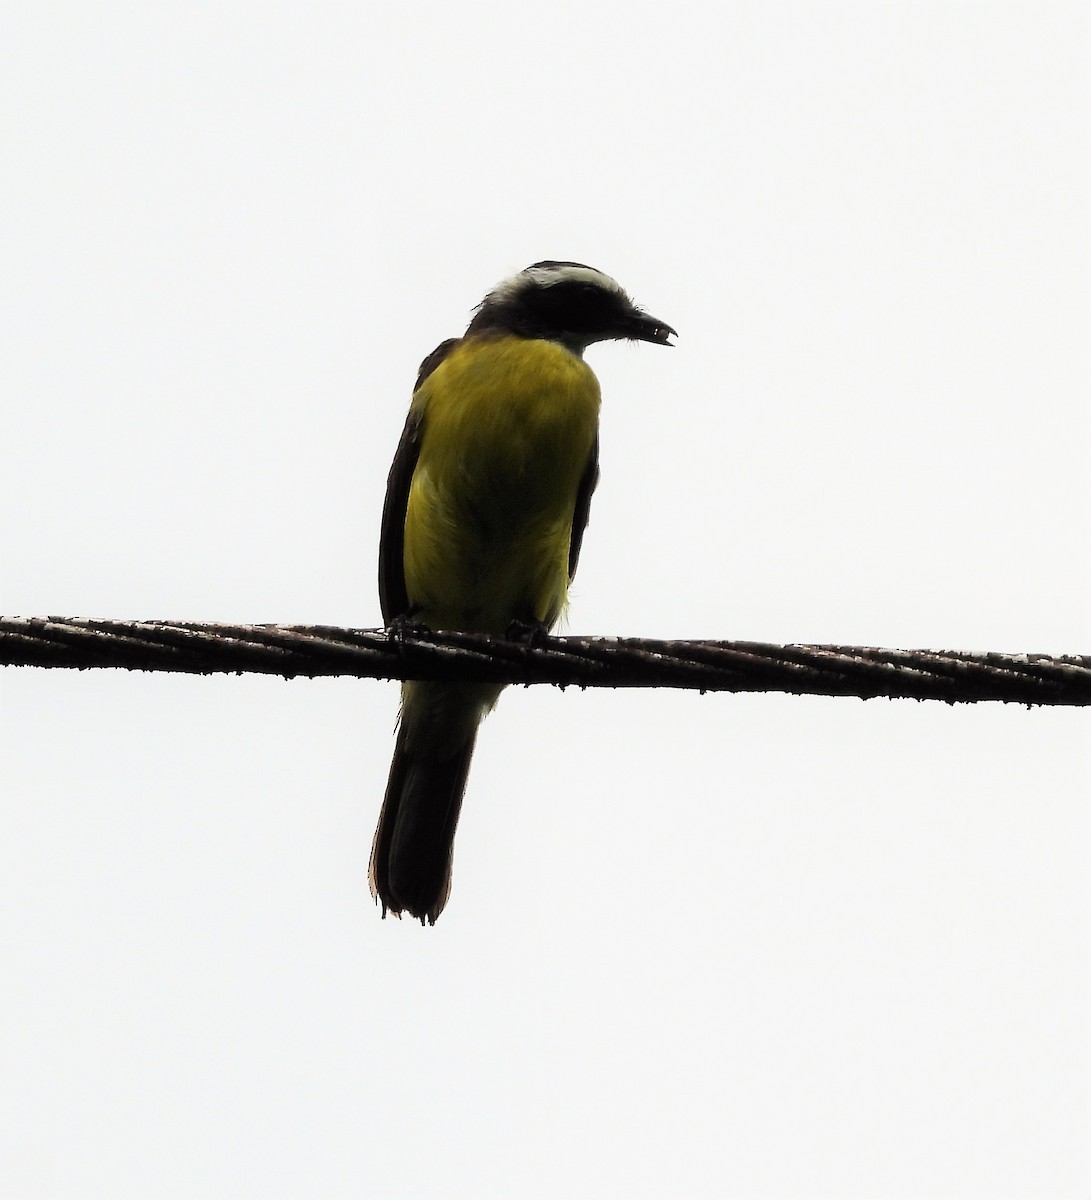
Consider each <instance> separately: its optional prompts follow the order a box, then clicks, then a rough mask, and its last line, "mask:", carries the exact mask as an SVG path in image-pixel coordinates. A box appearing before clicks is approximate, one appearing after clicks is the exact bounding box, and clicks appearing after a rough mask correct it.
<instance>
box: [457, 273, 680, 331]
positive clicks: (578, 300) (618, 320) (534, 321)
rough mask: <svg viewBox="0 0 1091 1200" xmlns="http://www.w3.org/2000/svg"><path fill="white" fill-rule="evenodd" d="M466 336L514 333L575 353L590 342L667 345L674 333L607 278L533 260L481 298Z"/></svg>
mask: <svg viewBox="0 0 1091 1200" xmlns="http://www.w3.org/2000/svg"><path fill="white" fill-rule="evenodd" d="M466 332H467V334H474V333H485V332H503V333H514V334H516V335H518V336H520V337H528V338H542V339H545V340H547V341H552V342H560V343H561V344H562V345H563V346H566V347H567V348H568V349H569V350H571V351H573V352H574V353H576V354H582V353H583V351H584V350H585V349H586V348H587V347H588V346H590V345H591V343H592V342H605V341H610V340H613V339H629V340H632V341H640V342H655V343H656V344H657V345H660V346H670V345H672V344H673V343H672V342H671V341H670V340H669V339H670V337H671V336H672V335H673V336H674V337H677V336H678V334H677V333H676V332H675V331H674V330H673V329H672V328H671V327H670V326H669V325H668V324H667V323H666V322H665V321H660V320H659V319H658V318H657V317H652V316H649V315H648V314H647V313H646V312H643V311H642V310H641V309H639V308H637V307H636V305H635V304H634V303H633V302H632V300H630V299H629V297H628V295H627V294H626V292H625V290H624V288H622V286H621V285H620V284H619V283H618V282H617V280H615V279H611V278H610V276H609V275H604V274H603V272H602V271H596V270H595V268H594V267H587V266H584V264H583V263H574V262H555V261H553V260H547V261H545V262H537V263H534V264H533V265H532V266H529V267H527V268H526V270H525V271H520V272H519V274H518V275H513V276H512V277H511V278H510V279H505V280H504V282H503V283H500V284H497V286H496V287H495V288H493V290H492V291H491V292H489V294H488V295H487V296H486V297H485V299H484V300H482V302H481V304H480V305H479V306H478V309H477V312H476V313H475V315H474V319H473V320H472V321H471V322H470V326H469V328H468V329H467V330H466Z"/></svg>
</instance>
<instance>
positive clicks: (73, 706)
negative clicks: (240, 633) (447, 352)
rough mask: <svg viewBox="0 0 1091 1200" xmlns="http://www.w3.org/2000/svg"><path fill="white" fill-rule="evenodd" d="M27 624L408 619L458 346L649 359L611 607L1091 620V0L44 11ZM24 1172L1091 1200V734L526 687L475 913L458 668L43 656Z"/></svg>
mask: <svg viewBox="0 0 1091 1200" xmlns="http://www.w3.org/2000/svg"><path fill="white" fill-rule="evenodd" d="M0 27H2V36H0V96H2V110H3V118H4V128H3V133H2V138H3V141H2V160H0V178H2V183H0V255H2V262H0V304H2V312H0V389H2V402H3V403H2V416H0V422H2V427H0V438H2V440H0V503H2V505H3V512H4V521H3V528H2V532H0V573H2V574H0V610H2V611H5V612H7V613H9V614H12V615H24V616H29V615H44V614H46V613H60V614H65V615H72V616H103V617H141V618H143V617H148V618H185V619H190V620H241V621H286V622H287V621H292V622H310V621H314V622H329V623H335V624H353V625H358V626H364V627H367V626H374V625H376V624H378V622H379V611H378V604H377V600H376V597H375V582H374V577H375V547H376V540H377V536H378V527H379V514H380V511H381V506H382V497H383V489H384V485H385V477H386V471H387V467H388V465H389V461H390V458H391V456H392V454H393V450H394V446H395V444H396V441H397V438H398V434H399V432H400V429H401V425H402V421H403V419H404V414H405V409H406V406H407V404H408V399H409V389H410V386H411V383H412V380H413V377H414V373H415V370H416V367H417V364H418V362H419V361H420V359H421V358H422V357H423V356H424V355H425V354H426V353H427V352H428V351H429V350H430V349H431V348H432V347H433V346H434V345H435V344H436V343H437V342H439V341H440V340H441V339H442V338H444V337H447V336H451V335H453V334H457V333H459V332H460V331H461V330H462V329H463V328H464V326H465V323H466V321H467V320H468V318H469V315H470V312H471V310H472V308H473V305H474V304H476V303H477V302H478V301H479V300H480V298H481V296H482V295H483V294H484V292H485V291H486V290H487V289H488V288H489V287H490V286H491V285H492V284H493V283H495V282H496V281H497V280H498V279H500V278H503V277H504V276H506V275H508V274H510V273H512V272H513V271H516V270H519V269H520V268H522V267H524V266H525V265H527V264H528V263H530V262H533V261H535V260H536V259H540V258H551V257H556V258H571V259H576V260H581V261H585V262H589V263H592V264H593V265H595V266H598V267H600V268H602V269H603V270H606V271H607V272H609V273H610V274H612V275H614V276H616V277H617V278H618V279H619V280H620V281H621V282H622V283H623V285H624V286H626V287H627V288H628V289H629V290H630V291H631V292H632V294H633V295H634V296H635V298H636V299H637V300H638V301H639V302H640V303H642V304H644V305H645V306H646V307H647V308H648V309H649V310H650V311H652V312H653V313H655V314H656V315H657V316H660V317H662V318H663V319H664V320H667V321H669V322H670V323H671V324H672V325H675V326H676V327H677V328H678V330H679V331H680V337H679V339H678V346H677V348H676V349H673V350H663V349H660V348H658V347H654V346H643V345H641V346H631V345H608V346H602V347H595V348H594V349H593V350H592V351H591V353H590V355H589V360H590V361H591V363H592V365H593V366H594V368H595V369H596V371H597V372H598V374H599V376H600V379H601V382H602V385H603V393H604V411H603V429H602V467H603V480H602V485H601V487H600V489H599V492H598V494H597V496H596V500H595V504H594V508H593V511H592V519H591V525H590V528H589V530H588V534H587V539H586V541H585V544H584V553H583V562H582V564H581V569H580V574H579V577H578V579H577V581H576V585H575V587H574V589H573V595H572V606H571V615H570V622H569V628H570V629H571V631H572V632H577V633H588V634H621V633H625V634H641V635H648V636H675V637H689V636H706V637H723V638H728V637H743V638H757V639H765V640H770V641H836V642H847V643H856V644H875V645H888V646H902V647H917V646H927V647H940V648H949V647H954V648H962V649H975V650H985V649H993V650H1005V651H1020V650H1035V651H1047V652H1055V653H1079V652H1081V651H1083V652H1086V651H1087V650H1088V647H1089V645H1091V571H1089V567H1088V548H1089V545H1091V520H1089V511H1091V507H1089V502H1091V484H1089V480H1088V471H1087V450H1088V435H1089V433H1091V428H1089V421H1088V416H1087V401H1088V392H1089V383H1091V356H1089V351H1088V333H1089V329H1091V319H1089V318H1091V236H1089V229H1091V216H1089V214H1091V102H1089V80H1091V29H1089V17H1088V9H1087V6H1086V5H1083V4H1076V3H1069V4H1065V3H1048V2H1045V3H1043V2H1042V0H1034V3H1021V4H1012V3H1001V2H996V3H990V4H983V5H977V4H961V3H889V4H876V3H871V2H870V0H869V2H867V3H850V2H846V3H829V4H826V3H802V4H801V3H789V2H784V3H760V4H739V3H727V4H722V5H715V6H712V5H709V6H696V5H693V6H690V5H685V4H683V5H676V6H669V5H662V4H654V5H653V4H645V3H639V2H638V3H627V4H624V5H622V4H612V3H611V4H607V3H596V2H595V0H584V2H582V3H579V4H564V3H560V4H551V5H541V6H530V5H519V4H513V3H507V4H477V3H465V4H452V5H439V4H435V3H425V4H423V5H408V4H405V5H399V4H392V3H384V4H379V3H358V4H334V3H325V4H246V3H238V2H234V0H217V3H215V4H202V3H177V4H155V5H145V4H138V3H131V4H119V3H114V2H112V0H101V2H99V3H96V4H76V3H70V4H66V3H60V2H58V3H49V4H39V3H33V4H32V3H25V4H19V3H5V4H2V5H0ZM0 686H2V688H3V691H2V699H3V716H2V726H0V737H2V744H0V753H2V766H0V789H2V790H0V813H2V838H0V896H2V900H0V953H2V964H0V966H2V979H0V1192H2V1193H3V1194H4V1195H5V1196H11V1197H69V1196H71V1197H80V1198H90V1197H110V1198H114V1197H148V1196H155V1197H188V1196H195V1197H196V1196H200V1197H219V1196H225V1197H235V1196H239V1197H251V1196H252V1197H297V1196H316V1197H319V1196H322V1197H324V1196H330V1197H342V1196H344V1197H349V1196H353V1197H355V1196H377V1197H386V1196H390V1197H403V1196H404V1197H433V1196H435V1197H441V1196H442V1197H511V1196H526V1197H534V1196H543V1197H546V1196H571V1197H660V1196H662V1197H676V1196H679V1197H681V1196H710V1197H719V1196H731V1197H736V1196H737V1197H803V1198H809V1197H922V1196H926V1197H990V1198H991V1197H1008V1196H1010V1197H1034V1198H1043V1197H1046V1198H1052V1197H1081V1198H1082V1197H1085V1196H1086V1195H1087V1194H1088V1192H1089V1190H1091V1151H1089V1148H1088V1140H1087V1131H1088V1129H1089V1128H1091V1033H1089V1025H1088V1013H1089V1012H1091V884H1089V879H1091V813H1089V801H1088V792H1089V787H1088V769H1089V767H1091V752H1089V749H1088V744H1089V743H1088V723H1087V722H1088V716H1087V714H1086V713H1085V712H1081V711H1078V710H1072V711H1062V710H1057V711H1049V710H1033V711H1028V710H1025V709H1021V708H1018V707H1005V706H999V705H992V706H980V707H976V708H971V707H967V708H950V707H947V706H944V705H939V704H914V703H908V702H900V703H888V702H884V701H873V702H869V703H866V704H865V703H861V702H859V701H853V700H843V699H842V700H831V699H821V698H808V699H799V698H792V697H785V696H774V695H756V696H739V697H732V696H727V695H721V696H704V697H701V696H697V695H690V694H680V693H672V692H667V691H660V692H647V693H640V694H638V693H631V694H625V693H617V694H612V693H608V692H601V693H593V692H585V693H580V692H578V691H568V692H566V693H564V694H562V693H560V692H558V691H555V690H550V689H545V688H538V689H530V690H518V691H511V692H509V693H508V694H506V695H505V696H504V698H503V699H502V701H501V704H500V707H499V709H498V711H497V712H496V713H495V715H494V716H492V717H491V718H490V719H489V720H488V722H487V724H486V726H485V728H484V730H483V732H482V737H481V739H480V742H479V748H478V755H477V761H476V763H475V767H474V771H473V773H472V777H471V782H470V789H469V793H468V796H467V801H466V806H465V809H464V817H463V822H462V826H461V829H460V831H459V840H458V847H457V854H456V864H455V883H454V893H453V896H452V899H451V903H450V905H449V907H448V909H447V911H446V913H445V914H444V915H443V917H442V918H441V920H440V922H439V924H438V925H437V926H436V927H435V928H433V929H422V928H421V927H419V926H418V925H416V924H415V923H412V922H405V921H403V922H397V921H394V920H387V921H385V922H384V921H382V920H380V917H379V912H378V910H377V909H376V908H375V907H373V904H372V901H371V899H370V897H369V895H368V892H367V885H366V865H367V857H368V852H369V847H370V838H371V832H372V828H373V825H374V821H375V817H376V814H377V811H378V805H379V800H380V798H381V795H382V790H383V786H384V783H385V774H386V770H387V765H388V762H389V755H390V751H391V746H392V732H393V725H394V716H395V711H396V699H397V698H396V687H395V685H393V684H390V683H384V682H377V681H352V680H327V681H323V682H306V681H298V682H295V683H286V682H284V681H282V680H277V679H267V678H255V677H246V678H216V679H191V678H183V677H175V676H167V675H127V674H123V673H112V672H86V673H75V672H72V673H61V672H48V671H31V670H15V669H8V670H6V671H4V672H3V673H2V676H0Z"/></svg>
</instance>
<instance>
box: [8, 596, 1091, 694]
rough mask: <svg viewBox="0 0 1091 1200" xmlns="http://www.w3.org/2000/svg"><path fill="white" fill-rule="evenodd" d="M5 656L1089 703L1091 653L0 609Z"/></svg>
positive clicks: (172, 666) (81, 664) (201, 669)
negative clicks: (489, 632)
mask: <svg viewBox="0 0 1091 1200" xmlns="http://www.w3.org/2000/svg"><path fill="white" fill-rule="evenodd" d="M0 664H4V665H12V666H37V667H69V668H78V669H85V668H88V667H120V668H124V669H127V670H141V671H175V672H185V673H189V674H201V675H204V674H212V673H217V672H220V673H223V672H228V673H239V674H241V673H243V672H258V673H262V674H270V675H282V676H284V677H286V678H292V677H295V676H298V675H303V676H309V677H317V676H325V675H353V676H357V677H361V678H379V679H470V680H482V681H486V680H487V681H490V682H494V683H521V684H531V683H551V684H555V685H558V686H560V687H568V686H577V687H671V688H690V689H696V690H699V691H702V692H714V691H727V692H766V691H770V692H791V693H795V694H810V695H822V696H858V697H861V698H863V699H868V698H870V697H873V696H887V697H890V698H899V697H902V698H909V699H915V700H944V701H947V702H948V703H952V704H953V703H959V702H975V701H980V700H1001V701H1008V702H1012V703H1018V704H1064V705H1086V704H1091V656H1087V655H1072V656H1068V655H1066V656H1062V657H1057V656H1051V655H1047V654H997V653H970V652H967V651H961V650H883V649H877V648H873V647H865V646H813V645H785V646H779V645H771V644H766V643H762V642H705V641H653V640H650V639H644V638H582V637H561V638H557V637H550V638H543V639H541V641H536V642H535V643H534V644H533V645H526V644H523V643H521V642H514V641H508V640H505V639H503V638H487V637H483V636H480V635H476V634H463V633H432V632H430V631H427V630H420V629H408V630H405V631H402V632H400V633H398V634H397V635H393V634H391V633H390V632H388V631H385V630H375V629H343V628H338V627H335V626H329V625H223V624H202V623H198V622H191V621H108V620H92V619H88V618H71V617H0Z"/></svg>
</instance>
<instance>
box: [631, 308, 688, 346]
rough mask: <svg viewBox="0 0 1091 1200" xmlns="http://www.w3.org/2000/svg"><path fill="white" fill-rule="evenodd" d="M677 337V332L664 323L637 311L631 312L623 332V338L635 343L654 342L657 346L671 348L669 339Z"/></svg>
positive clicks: (671, 344)
mask: <svg viewBox="0 0 1091 1200" xmlns="http://www.w3.org/2000/svg"><path fill="white" fill-rule="evenodd" d="M677 336H678V331H677V330H675V329H672V328H671V327H670V326H669V325H668V324H667V323H666V321H661V320H660V319H659V318H658V317H652V316H649V315H648V314H647V313H645V312H641V311H640V310H639V309H634V310H633V312H632V315H631V316H630V317H629V320H628V322H627V328H626V330H625V337H628V338H632V339H633V340H634V341H637V342H655V344H656V345H657V346H673V345H674V343H673V342H672V341H670V338H672V337H677Z"/></svg>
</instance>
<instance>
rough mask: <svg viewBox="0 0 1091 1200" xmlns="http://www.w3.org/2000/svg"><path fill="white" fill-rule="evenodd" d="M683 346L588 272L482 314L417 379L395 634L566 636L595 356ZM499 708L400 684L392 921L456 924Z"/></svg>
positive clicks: (385, 823) (387, 585)
mask: <svg viewBox="0 0 1091 1200" xmlns="http://www.w3.org/2000/svg"><path fill="white" fill-rule="evenodd" d="M672 334H675V331H674V330H673V329H672V328H671V327H670V326H669V325H667V324H666V323H665V322H663V321H660V320H657V319H656V318H655V317H650V316H648V314H647V313H644V312H642V311H641V310H640V309H638V308H637V307H636V306H635V305H634V304H633V302H632V301H631V300H630V299H629V297H628V296H627V295H626V294H625V292H624V291H623V290H622V288H621V286H620V285H619V284H618V283H616V282H615V281H614V280H613V279H611V278H610V276H609V275H604V274H603V273H602V272H601V271H596V270H595V269H594V268H592V267H587V266H584V265H583V264H581V263H572V262H553V261H547V262H539V263H535V264H534V265H533V266H530V267H527V269H526V270H525V271H521V272H520V273H519V274H518V275H514V276H512V277H511V278H510V279H506V280H505V281H504V282H503V283H501V284H499V285H498V286H497V287H495V288H494V289H493V290H492V291H491V292H490V293H489V294H488V295H487V296H486V297H485V299H484V300H483V301H482V302H481V304H480V305H479V306H478V308H477V310H476V312H475V314H474V317H473V320H471V322H470V324H469V327H468V328H467V330H466V332H465V334H464V335H463V336H462V337H460V338H451V339H449V340H448V341H446V342H443V343H442V344H441V345H440V346H438V347H437V348H436V349H435V350H434V351H433V352H432V353H431V354H430V355H429V356H428V357H427V358H426V359H425V360H424V362H423V363H422V364H421V368H420V373H419V374H418V376H417V383H416V387H415V388H414V390H413V399H412V403H411V404H410V408H409V418H408V420H407V421H406V424H405V430H404V432H403V433H402V437H401V441H400V443H399V445H398V449H397V453H396V454H395V456H394V464H393V466H392V467H391V469H390V476H389V479H388V481H387V491H386V503H385V505H384V508H383V522H382V537H381V542H380V547H379V598H380V602H381V605H382V612H383V619H384V621H385V622H386V623H387V626H388V627H390V626H392V625H393V626H395V627H396V626H397V625H399V624H407V625H423V626H426V627H427V628H429V629H447V630H461V631H463V632H468V633H487V634H494V635H505V634H509V633H514V631H526V630H530V629H548V628H550V627H552V625H553V624H554V623H555V622H556V620H557V618H558V617H559V616H560V615H561V613H562V611H563V609H564V607H565V601H566V597H567V592H568V584H569V582H570V581H571V579H572V576H573V575H574V574H575V570H576V563H577V560H578V559H579V553H580V542H581V540H582V538H583V531H584V527H585V526H586V524H587V514H588V510H589V508H590V504H591V493H592V492H593V491H594V488H595V484H596V483H597V481H598V420H599V384H598V380H597V379H596V378H595V375H594V373H593V372H592V371H591V368H590V367H589V366H587V364H586V363H585V362H584V361H583V352H584V350H586V349H587V347H588V346H589V345H591V344H592V343H593V342H602V341H607V340H610V339H622V338H627V339H631V340H636V341H642V342H656V343H657V344H659V345H663V346H669V345H671V342H670V341H669V337H670V335H672ZM675 336H677V335H676V334H675ZM499 694H500V687H499V686H496V685H492V684H481V683H468V682H467V683H459V682H442V683H433V682H408V683H405V684H403V686H402V705H401V717H400V722H399V726H398V736H397V742H396V744H395V748H394V761H393V762H392V763H391V767H390V778H389V781H388V783H387V788H386V796H385V798H384V800H383V807H382V812H381V813H380V815H379V825H378V828H377V829H376V831H375V840H374V843H373V845H372V850H371V869H370V880H371V890H372V894H373V895H375V896H376V897H377V898H378V900H379V901H380V902H381V903H382V906H383V915H384V916H385V915H386V913H387V912H388V911H389V912H392V913H395V914H397V915H401V914H402V913H403V912H406V913H410V914H411V915H412V916H414V917H417V918H418V919H419V920H420V921H421V923H422V924H423V923H426V922H427V923H428V924H433V923H434V922H435V920H436V918H437V917H438V916H439V914H440V913H441V912H442V911H443V906H444V905H445V904H446V903H447V897H448V894H449V892H450V888H451V856H452V848H453V844H454V837H455V825H456V824H457V822H458V814H459V809H460V808H461V805H462V794H463V791H464V790H465V787H466V774H467V772H468V771H469V768H470V758H471V756H472V754H473V749H474V741H475V739H476V737H477V728H478V725H479V724H480V722H481V720H482V718H483V717H484V716H485V714H486V713H487V712H488V711H489V710H490V709H491V708H492V707H493V706H494V705H495V704H496V700H497V697H498V696H499Z"/></svg>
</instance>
